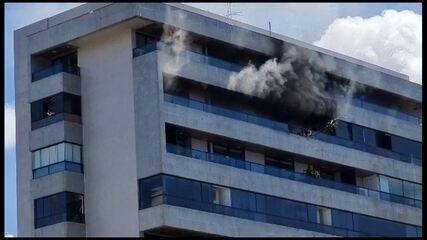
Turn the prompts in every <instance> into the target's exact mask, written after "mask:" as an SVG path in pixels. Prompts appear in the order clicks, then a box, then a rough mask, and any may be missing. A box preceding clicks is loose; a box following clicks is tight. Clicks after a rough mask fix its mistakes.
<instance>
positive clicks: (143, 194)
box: [139, 176, 163, 209]
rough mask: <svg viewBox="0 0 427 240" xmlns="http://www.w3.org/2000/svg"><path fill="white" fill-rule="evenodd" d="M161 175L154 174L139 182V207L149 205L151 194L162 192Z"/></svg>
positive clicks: (155, 194)
mask: <svg viewBox="0 0 427 240" xmlns="http://www.w3.org/2000/svg"><path fill="white" fill-rule="evenodd" d="M162 189H163V184H162V177H161V176H155V177H152V178H148V179H144V180H143V181H141V182H140V188H139V194H140V197H139V199H140V205H139V206H140V208H141V209H144V208H147V207H151V199H152V197H153V196H157V195H159V194H163V192H162Z"/></svg>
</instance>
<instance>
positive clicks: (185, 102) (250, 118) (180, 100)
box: [164, 93, 422, 166]
mask: <svg viewBox="0 0 427 240" xmlns="http://www.w3.org/2000/svg"><path fill="white" fill-rule="evenodd" d="M164 100H165V101H166V102H170V103H174V104H178V105H181V106H185V107H189V108H193V109H197V110H200V111H204V112H209V113H213V114H217V115H221V116H224V117H229V118H233V119H236V120H240V121H245V122H249V123H253V124H257V125H260V126H264V127H268V128H271V129H275V130H279V131H283V132H288V133H294V134H297V132H295V131H294V130H291V129H290V128H289V125H288V124H286V123H283V122H278V121H274V120H270V119H267V118H264V117H259V116H254V115H249V114H246V113H241V112H238V111H234V110H230V109H226V108H222V107H217V106H213V105H209V104H206V103H203V102H199V101H196V100H192V99H188V98H184V97H179V96H176V95H171V94H168V93H164ZM312 138H315V139H318V140H321V141H324V142H328V143H333V144H337V145H341V146H344V147H348V148H353V149H357V150H360V151H364V152H369V153H372V154H376V155H380V156H384V157H389V158H393V159H396V160H399V161H403V162H407V163H413V164H415V165H418V166H422V162H421V159H420V158H417V157H415V156H408V155H404V154H400V153H397V152H393V151H390V150H386V149H381V148H377V147H373V146H369V145H366V144H359V143H356V142H353V141H351V140H347V139H343V138H339V137H336V136H332V135H328V134H325V133H322V132H314V134H313V135H312Z"/></svg>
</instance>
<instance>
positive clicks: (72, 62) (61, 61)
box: [52, 52, 77, 67]
mask: <svg viewBox="0 0 427 240" xmlns="http://www.w3.org/2000/svg"><path fill="white" fill-rule="evenodd" d="M54 65H66V66H75V67H77V52H73V53H71V54H67V55H65V56H61V57H58V58H55V59H54V60H53V61H52V66H54Z"/></svg>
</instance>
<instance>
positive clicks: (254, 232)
mask: <svg viewBox="0 0 427 240" xmlns="http://www.w3.org/2000/svg"><path fill="white" fill-rule="evenodd" d="M139 218H140V219H150V221H141V225H140V229H141V231H145V230H149V229H152V228H154V227H159V226H170V227H176V228H181V229H188V230H193V231H199V232H205V233H210V234H217V235H221V236H227V237H283V236H286V237H328V236H332V235H328V234H323V233H318V232H312V231H307V230H303V229H296V228H291V227H286V226H280V225H275V224H269V223H263V222H257V221H252V220H247V219H242V218H236V217H230V216H226V215H220V214H215V213H209V212H203V211H198V210H193V209H189V208H182V207H176V206H170V205H158V206H155V207H152V208H147V209H144V210H141V211H139Z"/></svg>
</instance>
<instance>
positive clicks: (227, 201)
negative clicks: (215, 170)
mask: <svg viewBox="0 0 427 240" xmlns="http://www.w3.org/2000/svg"><path fill="white" fill-rule="evenodd" d="M212 188H213V192H214V201H213V202H214V203H215V204H219V205H224V206H231V193H230V189H229V188H224V187H219V186H213V187H212Z"/></svg>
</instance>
